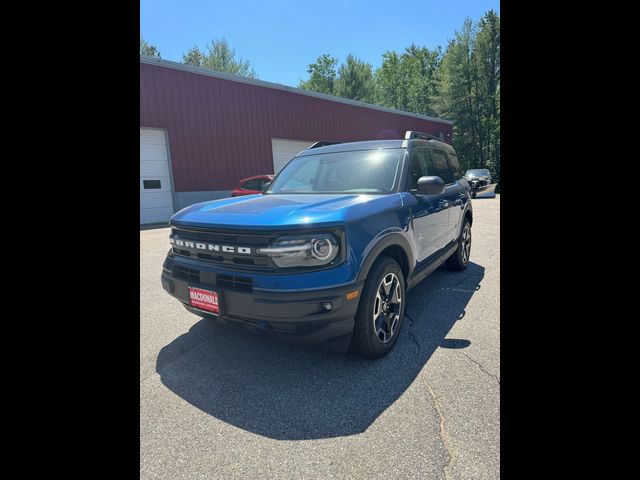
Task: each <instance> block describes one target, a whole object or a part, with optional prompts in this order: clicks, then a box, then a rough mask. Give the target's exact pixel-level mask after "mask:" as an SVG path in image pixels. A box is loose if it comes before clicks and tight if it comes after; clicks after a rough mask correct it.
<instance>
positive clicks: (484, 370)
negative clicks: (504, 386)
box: [461, 352, 500, 385]
mask: <svg viewBox="0 0 640 480" xmlns="http://www.w3.org/2000/svg"><path fill="white" fill-rule="evenodd" d="M461 353H462V354H463V355H464V356H465V357H467V358H468V359H469V360H471V361H472V362H473V363H475V364H476V365H477V366H478V368H479V369H480V370H482V371H483V372H484V373H486V374H487V375H489V376H490V377H492V378H493V379H494V380H495V381H496V382H498V385H500V377H498V376H496V375H494V374H493V373H491V372H489V371H487V370H486V369H485V368H484V367H483V366H482V364H481V363H480V362H478V361H476V360H474V359H473V358H471V357H470V356H469V355H467V354H466V353H464V352H461Z"/></svg>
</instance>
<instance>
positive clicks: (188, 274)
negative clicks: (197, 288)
mask: <svg viewBox="0 0 640 480" xmlns="http://www.w3.org/2000/svg"><path fill="white" fill-rule="evenodd" d="M173 275H174V277H176V278H180V279H182V280H186V281H188V282H200V270H196V269H195V268H188V267H181V266H180V265H176V266H175V267H173Z"/></svg>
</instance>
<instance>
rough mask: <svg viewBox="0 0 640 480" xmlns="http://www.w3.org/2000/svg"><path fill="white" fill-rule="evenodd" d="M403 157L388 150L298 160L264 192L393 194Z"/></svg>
mask: <svg viewBox="0 0 640 480" xmlns="http://www.w3.org/2000/svg"><path fill="white" fill-rule="evenodd" d="M404 154H405V149H404V148H391V149H385V150H360V151H355V152H337V153H325V154H319V155H308V156H304V157H297V158H294V159H293V160H292V161H291V162H289V163H288V164H287V166H286V167H284V169H283V170H282V171H281V172H280V173H279V174H278V176H277V177H276V179H275V180H274V181H273V183H272V184H271V185H269V188H268V189H267V191H266V192H265V193H372V194H381V193H392V192H393V191H394V190H395V188H396V185H397V183H398V180H399V176H400V168H401V165H402V159H403V158H404Z"/></svg>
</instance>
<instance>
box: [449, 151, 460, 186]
mask: <svg viewBox="0 0 640 480" xmlns="http://www.w3.org/2000/svg"><path fill="white" fill-rule="evenodd" d="M447 158H448V159H449V166H450V168H451V171H452V172H453V176H454V177H455V179H456V180H460V179H461V178H462V171H461V170H460V162H458V156H457V155H456V154H455V153H447Z"/></svg>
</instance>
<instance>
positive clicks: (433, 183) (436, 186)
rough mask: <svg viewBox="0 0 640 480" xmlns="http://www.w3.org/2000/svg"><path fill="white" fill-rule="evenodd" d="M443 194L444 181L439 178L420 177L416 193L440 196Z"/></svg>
mask: <svg viewBox="0 0 640 480" xmlns="http://www.w3.org/2000/svg"><path fill="white" fill-rule="evenodd" d="M442 192H444V180H442V178H440V177H420V178H419V179H418V193H420V194H422V195H440V194H441V193H442Z"/></svg>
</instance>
